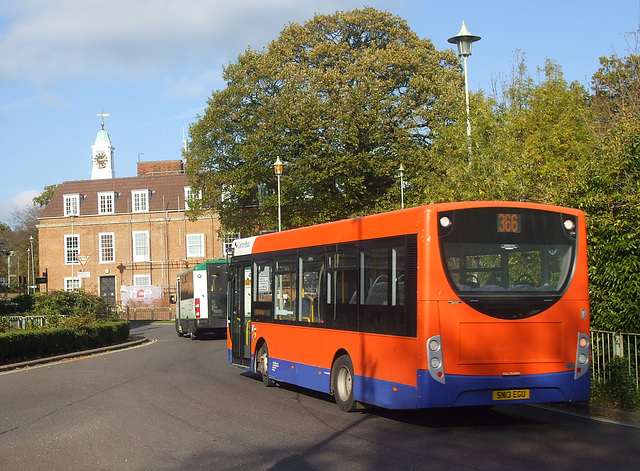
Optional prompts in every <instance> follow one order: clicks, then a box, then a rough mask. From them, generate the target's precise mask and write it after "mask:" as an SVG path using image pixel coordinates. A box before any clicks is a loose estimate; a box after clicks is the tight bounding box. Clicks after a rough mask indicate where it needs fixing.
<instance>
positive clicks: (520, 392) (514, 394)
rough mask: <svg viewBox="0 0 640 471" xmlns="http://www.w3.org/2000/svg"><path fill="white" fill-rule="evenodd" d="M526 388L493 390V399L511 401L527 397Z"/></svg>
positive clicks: (527, 391)
mask: <svg viewBox="0 0 640 471" xmlns="http://www.w3.org/2000/svg"><path fill="white" fill-rule="evenodd" d="M529 397H530V395H529V390H528V389H503V390H502V391H493V400H494V401H511V400H514V399H529Z"/></svg>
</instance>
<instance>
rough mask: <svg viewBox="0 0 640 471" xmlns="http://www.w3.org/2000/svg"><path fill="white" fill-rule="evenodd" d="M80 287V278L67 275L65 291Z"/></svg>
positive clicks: (76, 289) (75, 289)
mask: <svg viewBox="0 0 640 471" xmlns="http://www.w3.org/2000/svg"><path fill="white" fill-rule="evenodd" d="M79 289H80V278H69V277H65V279H64V290H65V291H78V290H79Z"/></svg>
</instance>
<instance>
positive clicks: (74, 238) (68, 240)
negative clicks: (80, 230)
mask: <svg viewBox="0 0 640 471" xmlns="http://www.w3.org/2000/svg"><path fill="white" fill-rule="evenodd" d="M79 253H80V236H79V235H77V234H75V235H66V236H64V264H65V265H77V264H79V263H80V262H79V261H78V257H77V255H78V254H79Z"/></svg>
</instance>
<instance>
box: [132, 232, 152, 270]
mask: <svg viewBox="0 0 640 471" xmlns="http://www.w3.org/2000/svg"><path fill="white" fill-rule="evenodd" d="M138 236H141V237H143V238H142V239H140V238H138ZM140 242H144V244H140ZM132 247H133V261H134V262H148V261H149V260H151V258H150V254H151V247H149V231H133V233H132ZM138 249H145V250H144V253H143V252H141V251H139V250H138Z"/></svg>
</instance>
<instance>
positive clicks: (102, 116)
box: [96, 110, 109, 130]
mask: <svg viewBox="0 0 640 471" xmlns="http://www.w3.org/2000/svg"><path fill="white" fill-rule="evenodd" d="M96 116H98V117H99V118H101V121H102V122H101V123H100V124H101V125H102V129H103V130H104V117H105V116H109V113H105V112H104V110H102V113H96Z"/></svg>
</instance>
